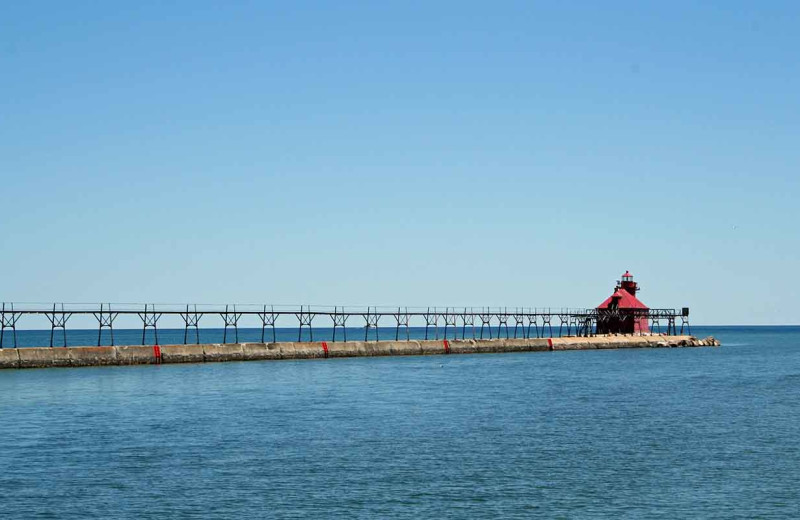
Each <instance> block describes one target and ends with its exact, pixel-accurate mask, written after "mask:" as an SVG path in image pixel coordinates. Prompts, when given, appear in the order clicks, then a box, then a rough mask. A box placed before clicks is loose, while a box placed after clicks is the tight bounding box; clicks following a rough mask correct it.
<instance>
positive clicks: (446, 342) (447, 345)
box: [444, 340, 450, 354]
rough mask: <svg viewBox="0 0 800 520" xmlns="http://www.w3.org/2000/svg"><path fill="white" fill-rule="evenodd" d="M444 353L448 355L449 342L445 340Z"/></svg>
mask: <svg viewBox="0 0 800 520" xmlns="http://www.w3.org/2000/svg"><path fill="white" fill-rule="evenodd" d="M444 353H445V354H449V353H450V342H449V341H447V340H444Z"/></svg>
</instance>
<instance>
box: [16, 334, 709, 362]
mask: <svg viewBox="0 0 800 520" xmlns="http://www.w3.org/2000/svg"><path fill="white" fill-rule="evenodd" d="M719 345H720V343H719V341H718V340H716V339H715V338H713V337H708V338H705V339H698V338H695V337H694V336H664V335H658V334H652V335H642V336H615V335H608V336H592V337H587V338H585V337H566V338H531V339H459V340H419V341H417V340H410V341H379V342H376V341H346V342H336V343H333V342H325V341H322V342H280V343H233V344H219V343H214V344H206V345H161V346H120V347H56V348H47V347H33V348H7V349H0V368H51V367H87V366H109V365H160V364H165V363H210V362H215V361H255V360H280V359H315V358H318V359H326V358H337V357H370V356H422V355H448V354H484V353H487V354H488V353H499V352H545V351H558V350H597V349H620V348H678V347H718V346H719Z"/></svg>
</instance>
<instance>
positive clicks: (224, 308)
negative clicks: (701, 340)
mask: <svg viewBox="0 0 800 520" xmlns="http://www.w3.org/2000/svg"><path fill="white" fill-rule="evenodd" d="M624 313H625V314H624V316H625V317H630V316H633V317H634V318H642V317H644V318H646V319H647V320H649V323H650V330H651V331H654V332H655V331H657V332H659V333H661V332H662V329H661V325H662V324H663V325H665V328H666V330H665V333H666V335H668V336H679V335H683V334H684V328H685V330H686V333H688V334H691V330H690V328H689V319H688V316H689V314H688V309H686V308H684V309H682V310H680V311H678V310H676V309H645V310H639V309H637V310H633V311H631V310H626V311H624ZM36 316H39V317H44V318H46V320H47V322H46V323H49V325H50V345H49V346H50V347H54V346H56V345H55V340H56V337H57V336H60V338H58V339H59V340H62V341H59V343H61V345H60V346H63V347H66V346H68V342H67V324H68V322H69V320H70V319H71V318H72V317H74V316H90V317H92V318H94V320H96V323H97V330H98V335H97V345H98V346H100V344H101V339H102V334H103V330H104V329H105V330H107V331H108V333H110V337H111V346H114V322H115V320H116V319H117V318H118V317H120V316H131V317H136V318H138V320H140V323H141V326H142V343H141V344H142V345H144V344H145V340H146V336H147V331H148V329H150V330H152V332H153V334H152V335H153V337H154V342H153V344H158V323H159V320H161V318H162V317H164V316H175V317H180V319H181V320H182V322H183V325H184V327H183V330H184V337H183V344H184V345H187V344H190V341H189V340H190V339H191V338H192V337H193V338H194V342H193V344H200V330H201V328H200V322H201V319H203V318H207V319H206V320H205V321H204V324H205V323H208V322H209V320H210V319H211V318H214V319H217V320H219V321H218V322H217V323H218V325H220V326H221V327H222V328H223V329H224V331H223V340H222V343H223V344H227V343H228V337H229V334H231V335H232V337H233V339H234V343H238V342H239V326H240V323H241V322H242V320H243V319H244V318H249V319H250V320H251V322H252V321H254V320H256V319H257V320H258V321H257V322H255V323H256V324H257V325H260V328H261V343H264V342H265V341H267V339H269V336H271V339H272V342H273V343H275V342H276V339H277V337H276V323H278V322H279V321H281V322H284V323H285V322H286V321H287V320H288V321H289V323H292V322H293V323H294V326H295V327H297V339H298V341H300V340H301V339H302V336H303V331H304V329H306V330H307V333H308V336H309V339H310V340H311V341H313V339H314V323H315V322H316V323H317V324H319V323H320V321H321V320H322V319H324V320H330V321H328V322H327V323H328V324H329V325H330V327H332V328H333V337H332V339H331V342H332V343H336V342H337V338H336V333H337V331H340V333H341V337H340V340H341V341H347V328H348V327H352V324H353V323H354V322H356V323H358V324H359V325H360V326H363V328H364V341H367V340H369V338H370V335H371V334H372V336H373V338H374V340H375V341H378V340H379V338H378V327H379V326H381V327H382V328H385V327H386V326H387V325H381V323H383V324H387V323H388V326H389V327H393V328H394V330H395V338H394V339H395V341H399V340H400V338H401V336H405V339H406V340H407V341H409V340H411V337H410V332H409V329H410V323H412V321H414V322H416V323H419V326H420V327H421V326H422V325H424V327H425V340H428V339H429V336H430V337H431V338H433V339H436V340H439V339H440V338H441V339H444V340H450V339H452V340H457V339H461V340H467V339H471V340H483V339H485V336H488V338H489V339H497V338H502V337H503V336H505V339H512V338H513V339H524V340H525V339H534V338H537V339H541V338H554V337H558V338H561V337H564V336H582V337H592V336H595V335H596V331H597V330H598V325H602V324H603V323H604V322H606V321H608V320H619V319H620V318H621V317H623V314H620V313H618V312H615V311H608V310H605V311H603V312H598V310H597V309H586V308H579V309H567V308H563V309H558V310H553V309H550V308H532V307H528V308H522V307H517V308H513V309H510V310H509V309H508V308H507V307H480V308H478V307H463V308H462V307H444V308H436V307H433V308H432V307H427V308H409V307H396V308H395V307H391V308H389V307H376V306H370V307H366V308H354V307H348V308H345V307H339V306H334V307H323V306H314V307H313V308H312V307H311V306H305V305H301V306H300V307H299V308H297V307H286V306H276V305H195V304H180V305H176V304H110V303H100V304H65V303H59V304H20V303H9V302H6V303H2V304H1V305H0V349H2V348H3V347H4V346H5V341H6V337H7V336H8V335H9V334H10V335H11V340H12V342H13V347H14V348H16V347H17V325H18V323H19V322H20V321H21V320H22V319H23V318H25V319H26V322H27V321H28V319H29V318H31V317H36ZM348 321H349V322H350V325H348ZM678 322H680V330H678ZM317 326H318V325H317ZM459 332H460V338H459ZM268 333H270V334H268ZM351 339H352V338H351ZM42 346H44V345H42Z"/></svg>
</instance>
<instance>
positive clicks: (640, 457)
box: [0, 327, 800, 518]
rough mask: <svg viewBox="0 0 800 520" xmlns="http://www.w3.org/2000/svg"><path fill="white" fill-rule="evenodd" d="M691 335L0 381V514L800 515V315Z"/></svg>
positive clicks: (78, 372) (27, 375)
mask: <svg viewBox="0 0 800 520" xmlns="http://www.w3.org/2000/svg"><path fill="white" fill-rule="evenodd" d="M692 332H693V333H694V334H695V335H698V336H701V337H702V336H705V335H709V334H713V335H715V336H716V337H718V338H719V339H720V340H721V341H722V342H723V346H722V347H721V348H696V349H689V348H687V349H652V350H602V351H568V352H541V353H525V354H484V355H458V356H430V357H398V358H355V359H327V360H302V361H271V362H270V361H266V362H243V363H220V364H213V363H209V364H194V365H160V366H132V367H97V368H81V369H38V370H4V371H0V439H2V441H1V443H0V490H1V492H2V500H0V518H231V517H268V518H271V517H275V518H306V517H328V518H330V517H339V518H420V517H427V518H495V517H504V518H513V517H516V518H528V517H537V516H538V517H546V518H553V517H561V518H593V517H613V518H620V517H622V518H639V517H648V518H676V517H683V518H734V517H741V518H746V517H760V518H797V517H798V516H799V515H800V327H719V328H700V327H696V328H694V329H693V331H692ZM25 334H28V333H20V335H21V336H24V335H25ZM47 334H48V336H49V332H48V333H47ZM181 334H182V333H181ZM362 334H363V333H362ZM95 335H96V332H95ZM181 339H182V337H181ZM362 339H363V338H362ZM95 341H96V336H95Z"/></svg>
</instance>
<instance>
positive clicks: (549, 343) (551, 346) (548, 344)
mask: <svg viewBox="0 0 800 520" xmlns="http://www.w3.org/2000/svg"><path fill="white" fill-rule="evenodd" d="M547 346H548V347H550V350H553V338H547Z"/></svg>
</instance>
